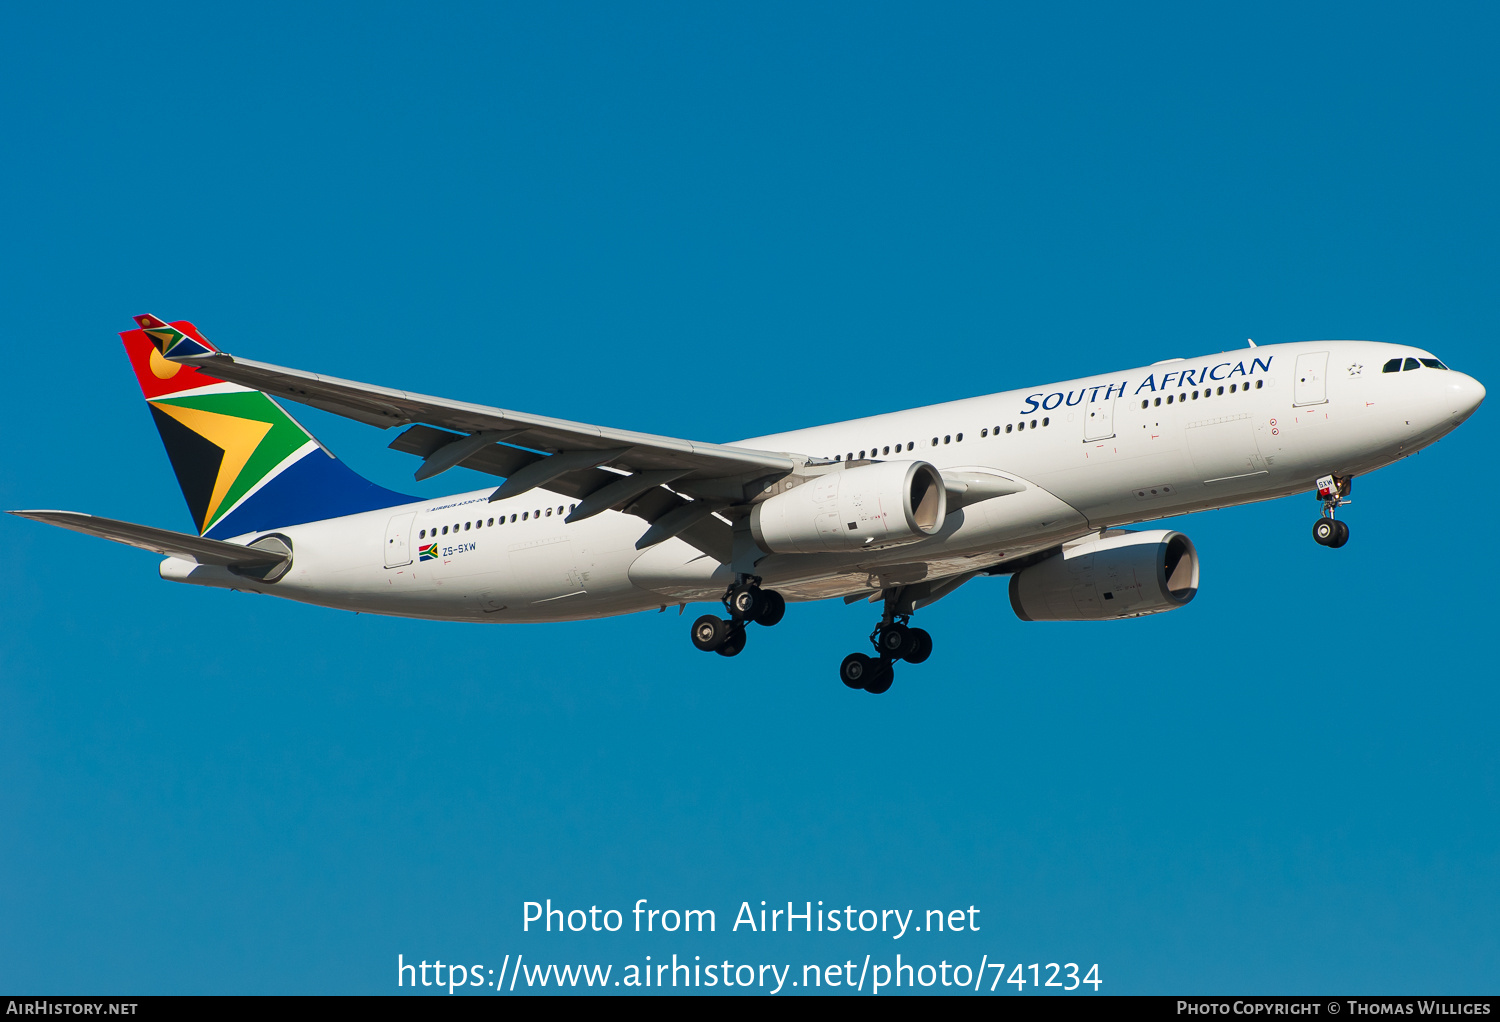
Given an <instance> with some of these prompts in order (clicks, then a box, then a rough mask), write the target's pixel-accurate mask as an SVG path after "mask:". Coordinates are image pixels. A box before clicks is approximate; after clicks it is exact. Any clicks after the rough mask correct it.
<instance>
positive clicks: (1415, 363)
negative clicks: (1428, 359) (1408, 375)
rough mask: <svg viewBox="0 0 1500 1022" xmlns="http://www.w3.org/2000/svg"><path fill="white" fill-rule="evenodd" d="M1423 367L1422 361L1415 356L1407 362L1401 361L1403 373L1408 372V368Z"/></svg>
mask: <svg viewBox="0 0 1500 1022" xmlns="http://www.w3.org/2000/svg"><path fill="white" fill-rule="evenodd" d="M1421 368H1422V363H1420V362H1418V361H1417V360H1416V359H1414V358H1409V359H1407V360H1406V361H1405V362H1403V363H1401V371H1402V372H1403V373H1404V372H1407V371H1408V370H1411V369H1421Z"/></svg>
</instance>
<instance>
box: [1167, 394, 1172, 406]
mask: <svg viewBox="0 0 1500 1022" xmlns="http://www.w3.org/2000/svg"><path fill="white" fill-rule="evenodd" d="M1172 397H1173V395H1171V394H1168V395H1167V404H1171V403H1172Z"/></svg>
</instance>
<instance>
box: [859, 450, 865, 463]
mask: <svg viewBox="0 0 1500 1022" xmlns="http://www.w3.org/2000/svg"><path fill="white" fill-rule="evenodd" d="M859 460H860V461H864V460H865V452H864V451H860V452H859Z"/></svg>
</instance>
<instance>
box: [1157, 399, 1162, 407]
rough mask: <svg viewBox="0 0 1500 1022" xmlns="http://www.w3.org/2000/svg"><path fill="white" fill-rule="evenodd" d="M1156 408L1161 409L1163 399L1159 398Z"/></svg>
mask: <svg viewBox="0 0 1500 1022" xmlns="http://www.w3.org/2000/svg"><path fill="white" fill-rule="evenodd" d="M1156 407H1158V408H1160V407H1161V398H1157V399H1156Z"/></svg>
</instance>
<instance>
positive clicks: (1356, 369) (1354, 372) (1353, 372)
mask: <svg viewBox="0 0 1500 1022" xmlns="http://www.w3.org/2000/svg"><path fill="white" fill-rule="evenodd" d="M1364 371H1365V367H1364V366H1362V365H1360V364H1359V363H1358V362H1356V363H1354V364H1353V365H1351V366H1350V367H1349V375H1350V376H1358V375H1360V374H1361V373H1363V372H1364Z"/></svg>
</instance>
